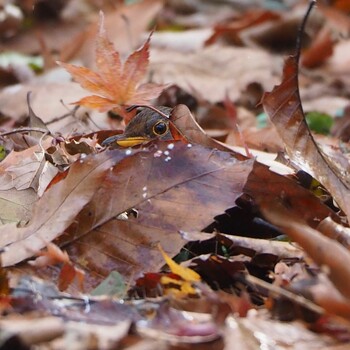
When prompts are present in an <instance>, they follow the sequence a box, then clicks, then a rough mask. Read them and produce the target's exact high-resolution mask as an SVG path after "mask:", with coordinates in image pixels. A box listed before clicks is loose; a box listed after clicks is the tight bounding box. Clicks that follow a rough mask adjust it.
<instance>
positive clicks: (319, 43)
mask: <svg viewBox="0 0 350 350" xmlns="http://www.w3.org/2000/svg"><path fill="white" fill-rule="evenodd" d="M333 46H334V41H333V40H332V36H331V31H330V29H329V28H328V27H326V26H325V27H324V28H323V29H321V30H320V31H319V32H318V34H317V36H316V38H315V39H314V41H313V42H312V44H311V46H310V47H309V48H308V49H307V50H306V51H304V52H303V54H302V57H301V64H302V65H303V66H304V67H306V68H316V67H318V66H320V65H322V63H323V62H324V61H325V60H326V59H327V58H329V57H330V56H331V55H332V54H333Z"/></svg>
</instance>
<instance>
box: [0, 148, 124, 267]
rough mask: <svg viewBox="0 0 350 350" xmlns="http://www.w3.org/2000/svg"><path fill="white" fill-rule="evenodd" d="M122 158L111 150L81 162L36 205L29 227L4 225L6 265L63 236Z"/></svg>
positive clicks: (0, 241)
mask: <svg viewBox="0 0 350 350" xmlns="http://www.w3.org/2000/svg"><path fill="white" fill-rule="evenodd" d="M124 156H125V155H124ZM122 157H123V154H120V153H116V152H110V151H108V152H105V153H102V154H99V155H98V156H88V157H86V158H85V159H84V160H80V161H77V162H76V163H74V164H73V165H72V166H71V168H70V170H69V172H68V175H67V177H66V178H64V179H63V180H61V181H60V182H58V183H57V184H56V185H53V186H52V187H51V188H49V189H48V190H47V191H46V192H45V193H44V195H43V196H42V197H41V198H40V200H39V201H38V202H37V203H36V204H35V206H34V209H33V214H32V218H31V220H30V222H29V224H28V225H27V226H25V227H22V228H19V227H16V226H15V225H11V224H7V225H3V226H1V227H0V246H1V247H4V246H7V247H8V249H7V250H6V252H5V253H4V254H3V255H2V263H3V266H8V265H13V264H16V263H18V262H20V261H22V260H24V259H26V258H29V257H31V256H33V255H34V254H35V253H36V252H37V251H38V250H40V249H41V248H43V247H44V246H45V245H46V244H47V242H50V241H52V240H53V239H54V238H56V237H57V236H59V235H60V234H61V233H63V232H64V230H65V229H66V228H67V227H68V226H69V225H70V224H71V223H72V222H73V221H74V220H75V217H76V215H77V214H78V213H79V212H80V211H81V209H82V208H83V207H84V206H85V205H86V204H87V203H88V202H89V201H90V200H91V198H92V196H93V195H94V193H95V192H96V191H97V189H98V187H99V186H100V184H101V181H102V180H103V177H104V174H105V172H106V171H108V169H109V168H110V167H111V166H112V165H113V164H115V162H116V161H117V160H119V159H120V158H122Z"/></svg>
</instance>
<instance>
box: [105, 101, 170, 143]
mask: <svg viewBox="0 0 350 350" xmlns="http://www.w3.org/2000/svg"><path fill="white" fill-rule="evenodd" d="M157 109H158V110H159V111H160V112H162V114H163V115H161V114H159V113H157V112H156V111H155V110H153V109H148V108H145V109H143V110H142V111H141V112H139V113H138V114H136V116H135V117H134V118H133V119H131V121H130V123H129V124H128V125H127V126H126V128H125V131H124V133H123V134H118V135H114V136H111V137H108V138H107V139H105V140H104V141H103V142H102V146H111V145H118V146H121V147H133V146H136V145H139V144H141V143H144V142H149V141H152V140H156V139H160V140H172V138H173V136H172V134H171V131H170V128H169V123H170V120H169V116H170V114H171V111H172V108H170V107H164V106H160V107H157ZM164 115H166V116H168V117H167V118H166V117H165V116H164Z"/></svg>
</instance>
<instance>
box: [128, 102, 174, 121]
mask: <svg viewBox="0 0 350 350" xmlns="http://www.w3.org/2000/svg"><path fill="white" fill-rule="evenodd" d="M138 107H143V108H149V109H151V110H152V111H154V112H156V113H158V114H159V115H161V116H162V117H164V118H166V119H169V116H168V115H166V114H165V113H163V112H162V111H160V110H159V109H157V108H156V107H153V106H149V105H133V106H130V107H128V108H126V111H127V112H131V111H132V110H134V109H135V108H138Z"/></svg>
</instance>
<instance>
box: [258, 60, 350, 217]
mask: <svg viewBox="0 0 350 350" xmlns="http://www.w3.org/2000/svg"><path fill="white" fill-rule="evenodd" d="M263 105H264V108H265V111H266V113H267V114H268V115H269V116H270V118H271V121H272V122H273V124H274V125H275V126H276V129H277V131H278V133H279V135H280V136H281V138H282V140H283V142H284V144H285V147H286V150H287V153H288V155H289V157H290V158H291V159H292V161H294V162H295V163H296V164H297V165H298V166H300V168H301V169H303V170H305V171H306V172H308V173H309V174H310V175H312V176H313V177H315V178H316V179H317V180H319V181H320V182H321V183H322V185H323V186H324V187H325V188H326V189H327V190H328V191H329V192H330V193H331V195H332V196H333V197H334V199H335V200H336V201H337V203H338V204H339V206H340V207H341V209H343V211H344V212H345V213H346V215H347V216H348V217H350V189H349V183H348V181H347V178H348V176H347V171H348V169H337V167H336V166H335V164H332V163H331V161H330V159H329V158H327V157H326V156H325V155H324V154H323V153H322V152H321V150H320V148H319V147H318V145H317V144H316V142H315V140H314V138H313V136H312V134H311V132H310V129H309V128H308V126H307V123H306V120H305V116H304V112H303V109H302V106H301V100H300V96H299V87H298V58H297V57H295V56H291V57H289V58H288V59H287V61H286V63H285V66H284V74H283V80H282V83H281V84H280V85H278V86H275V88H274V89H273V90H272V92H270V93H265V95H264V97H263Z"/></svg>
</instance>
